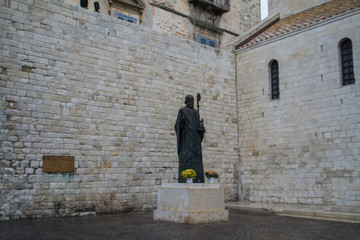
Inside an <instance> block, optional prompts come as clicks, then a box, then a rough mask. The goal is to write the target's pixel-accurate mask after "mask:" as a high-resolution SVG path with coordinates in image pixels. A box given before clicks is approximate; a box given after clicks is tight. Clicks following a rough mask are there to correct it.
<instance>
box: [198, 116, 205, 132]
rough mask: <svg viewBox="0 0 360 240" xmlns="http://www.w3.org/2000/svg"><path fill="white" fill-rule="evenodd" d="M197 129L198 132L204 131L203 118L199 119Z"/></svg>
mask: <svg viewBox="0 0 360 240" xmlns="http://www.w3.org/2000/svg"><path fill="white" fill-rule="evenodd" d="M199 131H200V132H205V127H204V120H203V119H201V120H200V127H199Z"/></svg>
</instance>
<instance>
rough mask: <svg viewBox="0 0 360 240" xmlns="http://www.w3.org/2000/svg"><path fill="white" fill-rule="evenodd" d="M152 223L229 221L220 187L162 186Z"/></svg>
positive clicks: (197, 185) (180, 184) (181, 184)
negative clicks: (159, 221) (155, 221)
mask: <svg viewBox="0 0 360 240" xmlns="http://www.w3.org/2000/svg"><path fill="white" fill-rule="evenodd" d="M154 220H163V221H170V222H179V223H206V222H216V221H228V220H229V212H228V210H225V198H224V189H223V188H221V187H220V184H208V183H198V184H188V183H163V184H162V185H161V187H160V189H159V191H158V203H157V209H156V210H154Z"/></svg>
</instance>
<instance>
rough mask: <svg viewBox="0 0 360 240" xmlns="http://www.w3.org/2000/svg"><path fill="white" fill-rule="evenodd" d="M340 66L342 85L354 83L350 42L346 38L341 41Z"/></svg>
mask: <svg viewBox="0 0 360 240" xmlns="http://www.w3.org/2000/svg"><path fill="white" fill-rule="evenodd" d="M341 67H342V83H343V86H345V85H350V84H354V83H355V78H354V65H353V54H352V43H351V40H350V39H346V40H345V41H343V42H342V43H341Z"/></svg>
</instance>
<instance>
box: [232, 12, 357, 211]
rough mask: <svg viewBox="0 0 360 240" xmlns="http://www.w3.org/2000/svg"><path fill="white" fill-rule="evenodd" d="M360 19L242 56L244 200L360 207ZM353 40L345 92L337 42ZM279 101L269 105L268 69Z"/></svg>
mask: <svg viewBox="0 0 360 240" xmlns="http://www.w3.org/2000/svg"><path fill="white" fill-rule="evenodd" d="M359 22H360V15H359V14H358V13H357V14H353V15H351V14H349V15H348V16H347V17H343V18H341V17H339V18H338V19H337V21H329V22H327V23H326V24H323V25H318V26H317V27H314V28H311V29H306V31H302V32H301V33H297V34H292V35H291V36H289V35H287V36H286V37H282V38H281V39H279V38H278V39H276V41H275V40H274V41H273V42H271V41H269V42H268V43H267V44H265V43H264V44H263V45H261V46H258V47H256V48H253V49H248V50H245V51H243V52H239V53H238V55H237V76H238V83H237V86H238V95H239V98H238V99H239V102H238V104H239V138H240V171H239V174H240V182H241V188H242V189H241V198H243V199H248V200H251V201H261V202H282V203H308V204H338V205H356V206H359V205H360V154H359V153H360V128H359V127H360V120H359V119H360V81H359V78H360V75H359V74H360V44H359V42H360V34H359V31H358V27H359ZM344 38H350V39H351V40H352V44H353V45H352V46H353V57H354V60H353V62H354V71H355V79H356V82H355V84H353V85H348V86H342V84H341V77H340V76H341V73H340V71H341V70H340V57H339V48H338V47H339V42H340V41H341V40H342V39H344ZM272 60H277V61H278V64H279V78H280V99H279V100H271V99H270V94H269V90H270V76H269V63H270V62H271V61H272Z"/></svg>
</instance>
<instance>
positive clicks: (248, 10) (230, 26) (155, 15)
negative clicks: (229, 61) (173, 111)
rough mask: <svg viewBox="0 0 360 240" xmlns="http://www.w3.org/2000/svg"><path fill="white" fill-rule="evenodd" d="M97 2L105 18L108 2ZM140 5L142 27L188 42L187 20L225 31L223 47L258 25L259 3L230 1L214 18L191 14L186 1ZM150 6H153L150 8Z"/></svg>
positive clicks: (73, 1)
mask: <svg viewBox="0 0 360 240" xmlns="http://www.w3.org/2000/svg"><path fill="white" fill-rule="evenodd" d="M63 1H64V2H65V3H67V4H71V5H74V6H78V7H80V0H63ZM94 1H95V0H89V7H88V8H89V10H90V11H94V6H93V2H94ZM97 1H98V2H99V4H100V11H101V13H103V14H108V9H109V4H108V0H97ZM143 2H144V4H145V6H146V7H145V9H144V13H143V14H142V17H141V19H142V23H141V24H142V25H144V26H146V27H149V28H152V29H154V30H157V31H160V32H162V33H167V34H171V35H173V36H177V37H181V38H185V39H191V40H196V39H195V38H194V36H195V34H196V33H195V31H194V24H193V23H192V22H191V20H190V16H191V17H194V18H196V19H200V20H202V21H204V22H208V23H212V21H214V22H216V24H214V26H216V27H219V28H221V29H222V30H227V31H229V32H223V33H222V36H221V41H222V42H223V43H228V42H229V41H230V40H232V39H233V38H234V37H236V35H234V33H235V34H241V33H244V32H245V31H246V30H248V29H249V28H250V27H252V26H253V25H255V24H256V23H258V22H259V21H260V2H259V0H247V1H237V0H236V1H235V0H230V6H231V7H230V11H229V12H227V13H224V14H222V15H218V16H217V17H215V15H210V14H206V13H205V12H202V11H198V12H197V13H191V7H190V5H191V4H190V3H189V1H188V0H154V1H151V0H143ZM150 3H154V4H153V5H151V4H150ZM161 7H164V8H161ZM212 18H214V19H215V20H214V19H212Z"/></svg>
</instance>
